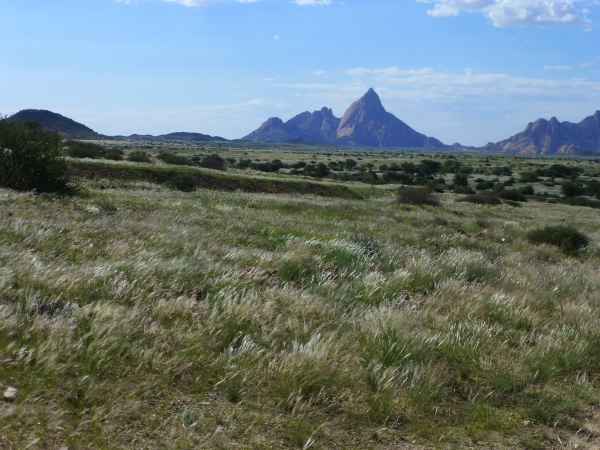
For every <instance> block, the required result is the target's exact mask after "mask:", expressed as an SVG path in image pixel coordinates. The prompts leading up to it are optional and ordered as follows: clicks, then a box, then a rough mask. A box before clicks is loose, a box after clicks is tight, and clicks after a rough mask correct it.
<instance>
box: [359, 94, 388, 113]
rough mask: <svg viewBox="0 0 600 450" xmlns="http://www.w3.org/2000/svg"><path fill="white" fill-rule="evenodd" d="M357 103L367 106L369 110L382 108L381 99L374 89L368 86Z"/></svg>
mask: <svg viewBox="0 0 600 450" xmlns="http://www.w3.org/2000/svg"><path fill="white" fill-rule="evenodd" d="M356 104H357V105H362V106H363V107H364V108H368V109H369V110H371V111H375V110H384V108H383V104H382V103H381V99H380V98H379V95H377V92H375V89H373V88H370V89H369V90H368V91H367V92H366V93H365V95H363V96H362V97H361V98H360V99H359V100H358V101H357V102H356Z"/></svg>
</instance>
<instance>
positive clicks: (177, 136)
mask: <svg viewBox="0 0 600 450" xmlns="http://www.w3.org/2000/svg"><path fill="white" fill-rule="evenodd" d="M118 137H120V138H124V139H138V140H161V141H188V142H208V141H226V140H227V139H225V138H222V137H219V136H209V135H208V134H202V133H188V132H184V131H179V132H176V133H169V134H161V135H159V136H153V135H151V134H132V135H130V136H118Z"/></svg>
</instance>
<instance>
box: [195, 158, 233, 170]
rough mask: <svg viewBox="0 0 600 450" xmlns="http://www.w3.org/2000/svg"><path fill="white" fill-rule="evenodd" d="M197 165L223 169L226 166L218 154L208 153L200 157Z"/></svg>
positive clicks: (225, 162)
mask: <svg viewBox="0 0 600 450" xmlns="http://www.w3.org/2000/svg"><path fill="white" fill-rule="evenodd" d="M198 165H199V166H200V167H205V168H207V169H214V170H225V167H226V166H227V161H225V160H224V159H223V158H221V157H220V156H219V155H209V156H205V157H204V158H202V160H201V161H200V163H198Z"/></svg>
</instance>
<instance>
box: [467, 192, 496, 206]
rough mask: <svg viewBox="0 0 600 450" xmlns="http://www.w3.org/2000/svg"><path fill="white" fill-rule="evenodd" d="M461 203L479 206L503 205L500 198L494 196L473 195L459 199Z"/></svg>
mask: <svg viewBox="0 0 600 450" xmlns="http://www.w3.org/2000/svg"><path fill="white" fill-rule="evenodd" d="M459 201H460V202H468V203H475V204H478V205H500V204H501V203H502V202H501V201H500V198H498V196H497V195H494V194H472V195H467V196H465V197H463V198H461V199H459Z"/></svg>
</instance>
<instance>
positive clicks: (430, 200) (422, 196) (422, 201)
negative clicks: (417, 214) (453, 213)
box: [397, 187, 440, 206]
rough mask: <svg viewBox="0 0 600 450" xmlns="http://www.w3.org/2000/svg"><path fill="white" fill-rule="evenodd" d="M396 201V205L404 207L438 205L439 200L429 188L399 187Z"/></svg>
mask: <svg viewBox="0 0 600 450" xmlns="http://www.w3.org/2000/svg"><path fill="white" fill-rule="evenodd" d="M397 199H398V203H402V204H406V205H430V206H439V205H440V199H439V198H438V197H437V196H435V195H434V194H432V193H431V190H430V189H429V188H417V187H401V188H400V189H399V190H398V197H397Z"/></svg>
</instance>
